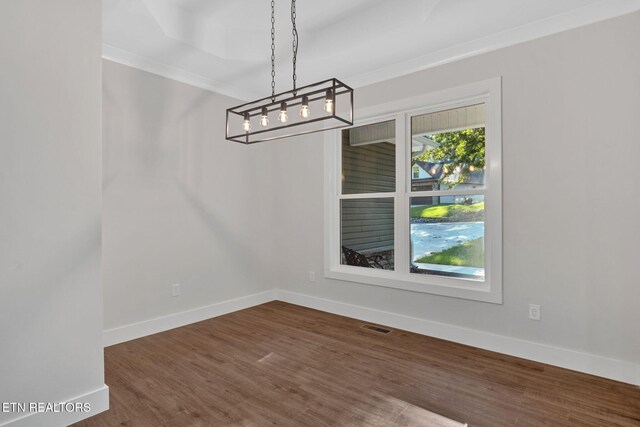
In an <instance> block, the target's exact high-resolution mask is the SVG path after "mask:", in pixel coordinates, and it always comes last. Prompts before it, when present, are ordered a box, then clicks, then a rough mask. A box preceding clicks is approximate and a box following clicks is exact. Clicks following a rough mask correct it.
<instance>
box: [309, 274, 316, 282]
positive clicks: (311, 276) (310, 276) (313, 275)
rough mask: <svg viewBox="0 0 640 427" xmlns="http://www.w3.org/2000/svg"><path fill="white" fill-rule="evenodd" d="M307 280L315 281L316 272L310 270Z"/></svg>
mask: <svg viewBox="0 0 640 427" xmlns="http://www.w3.org/2000/svg"><path fill="white" fill-rule="evenodd" d="M309 281H310V282H315V281H316V272H315V271H310V272H309Z"/></svg>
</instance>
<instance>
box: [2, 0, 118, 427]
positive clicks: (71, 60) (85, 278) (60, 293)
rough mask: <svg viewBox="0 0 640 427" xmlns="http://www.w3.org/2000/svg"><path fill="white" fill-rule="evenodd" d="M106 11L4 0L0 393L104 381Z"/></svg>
mask: <svg viewBox="0 0 640 427" xmlns="http://www.w3.org/2000/svg"><path fill="white" fill-rule="evenodd" d="M100 13H101V3H100V2H99V1H98V0H60V1H55V2H53V1H48V0H20V1H3V2H0V290H1V291H2V296H1V297H0V361H1V363H0V401H1V402H64V401H66V400H68V399H71V398H74V397H77V396H81V395H84V394H86V393H90V392H93V391H95V390H98V389H100V388H101V387H103V386H104V378H103V357H102V333H101V332H102V286H101V281H100V239H101V238H100V222H101V215H100V180H101V174H100V170H101V164H100V162H101V160H100V156H101V155H100V150H101V146H100V109H101V83H100V67H101V59H100V57H101V51H102V49H101V37H102V36H101V31H100V28H101V17H100ZM100 396H101V398H102V401H101V402H102V404H103V406H106V405H107V404H108V401H107V394H106V389H104V393H102V394H101V395H100ZM84 401H86V399H84ZM95 403H96V402H95V401H94V409H95V410H97V409H98V407H97V405H95ZM23 415H24V414H8V413H0V424H2V423H3V422H6V421H8V420H10V419H13V418H16V417H18V416H23ZM30 419H38V420H39V421H32V422H33V423H35V424H33V425H51V426H55V425H61V424H62V423H63V422H69V418H65V416H64V415H60V414H56V415H51V416H50V417H49V418H47V420H46V421H45V420H44V418H41V417H40V416H33V417H30ZM63 419H64V420H65V421H62V420H63ZM56 420H57V421H56Z"/></svg>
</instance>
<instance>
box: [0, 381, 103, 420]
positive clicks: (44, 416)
mask: <svg viewBox="0 0 640 427" xmlns="http://www.w3.org/2000/svg"><path fill="white" fill-rule="evenodd" d="M43 403H47V402H43ZM51 403H53V402H51ZM60 403H88V404H89V405H90V408H91V410H90V411H89V412H34V413H28V414H24V415H23V416H21V417H19V418H14V419H13V420H10V421H7V422H4V423H2V424H0V427H5V426H11V427H42V426H51V427H58V426H60V427H63V426H68V425H70V424H74V423H77V422H78V421H82V420H84V419H86V418H89V417H93V416H94V415H98V414H99V413H100V412H104V411H106V410H107V409H109V387H107V386H106V385H103V386H102V387H100V388H99V389H97V390H94V391H90V392H89V393H85V394H83V395H81V396H77V397H74V398H73V399H69V400H65V401H64V402H60Z"/></svg>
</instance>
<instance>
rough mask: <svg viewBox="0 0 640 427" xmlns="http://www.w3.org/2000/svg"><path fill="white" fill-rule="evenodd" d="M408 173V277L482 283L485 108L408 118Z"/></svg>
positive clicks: (462, 109) (455, 110)
mask: <svg viewBox="0 0 640 427" xmlns="http://www.w3.org/2000/svg"><path fill="white" fill-rule="evenodd" d="M411 170H412V173H411V197H410V199H409V200H410V202H409V203H410V209H409V212H410V214H409V215H410V223H411V230H410V233H411V239H410V241H411V257H410V271H411V272H412V273H419V274H434V275H440V276H449V277H460V278H466V279H473V280H484V276H485V259H484V252H485V251H484V237H485V218H484V202H485V201H484V187H485V108H484V104H478V105H471V106H465V107H461V108H456V109H451V110H447V111H438V112H434V113H429V114H422V115H417V116H412V117H411ZM416 171H417V173H416Z"/></svg>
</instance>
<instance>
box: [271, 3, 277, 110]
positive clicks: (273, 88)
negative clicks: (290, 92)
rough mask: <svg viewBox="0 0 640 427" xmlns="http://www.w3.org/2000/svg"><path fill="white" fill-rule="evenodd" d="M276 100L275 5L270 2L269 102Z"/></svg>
mask: <svg viewBox="0 0 640 427" xmlns="http://www.w3.org/2000/svg"><path fill="white" fill-rule="evenodd" d="M275 100H276V3H275V0H271V102H274V101H275Z"/></svg>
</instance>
